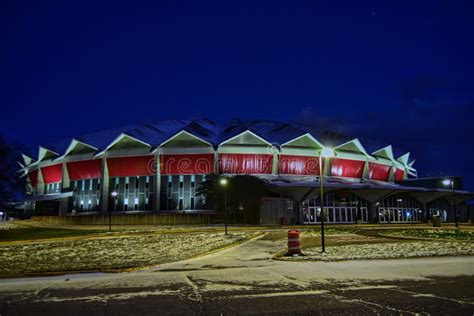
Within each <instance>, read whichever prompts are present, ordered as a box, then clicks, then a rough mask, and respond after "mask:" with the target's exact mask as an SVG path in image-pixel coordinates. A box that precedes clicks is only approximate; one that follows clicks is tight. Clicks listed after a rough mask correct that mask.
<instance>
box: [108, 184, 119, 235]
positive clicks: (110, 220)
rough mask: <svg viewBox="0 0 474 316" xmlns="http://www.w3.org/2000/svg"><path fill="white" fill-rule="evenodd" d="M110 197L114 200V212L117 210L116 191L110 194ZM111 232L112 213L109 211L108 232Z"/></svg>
mask: <svg viewBox="0 0 474 316" xmlns="http://www.w3.org/2000/svg"><path fill="white" fill-rule="evenodd" d="M111 195H112V197H113V198H114V211H116V210H117V199H118V193H117V191H113V192H112V193H111ZM111 231H112V211H111V210H110V209H109V232H111Z"/></svg>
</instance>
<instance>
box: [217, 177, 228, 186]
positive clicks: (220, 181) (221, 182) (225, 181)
mask: <svg viewBox="0 0 474 316" xmlns="http://www.w3.org/2000/svg"><path fill="white" fill-rule="evenodd" d="M227 182H228V181H227V179H226V178H222V179H220V180H219V183H220V184H221V185H222V186H226V185H227Z"/></svg>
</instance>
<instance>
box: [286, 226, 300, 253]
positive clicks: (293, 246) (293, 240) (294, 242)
mask: <svg viewBox="0 0 474 316" xmlns="http://www.w3.org/2000/svg"><path fill="white" fill-rule="evenodd" d="M288 254H289V255H301V243H300V231H299V230H298V229H291V230H289V231H288Z"/></svg>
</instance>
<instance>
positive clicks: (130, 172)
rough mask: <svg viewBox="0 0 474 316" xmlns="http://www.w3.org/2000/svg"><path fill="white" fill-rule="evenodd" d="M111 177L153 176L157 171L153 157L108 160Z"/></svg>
mask: <svg viewBox="0 0 474 316" xmlns="http://www.w3.org/2000/svg"><path fill="white" fill-rule="evenodd" d="M107 168H108V170H109V177H131V176H152V175H153V174H154V172H155V170H156V160H155V157H153V156H134V157H117V158H107Z"/></svg>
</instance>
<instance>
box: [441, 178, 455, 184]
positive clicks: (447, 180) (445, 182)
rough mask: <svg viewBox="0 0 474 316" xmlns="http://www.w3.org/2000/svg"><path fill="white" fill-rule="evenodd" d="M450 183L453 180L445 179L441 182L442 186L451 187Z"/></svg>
mask: <svg viewBox="0 0 474 316" xmlns="http://www.w3.org/2000/svg"><path fill="white" fill-rule="evenodd" d="M452 182H453V180H451V179H445V180H443V184H444V185H451V183H452Z"/></svg>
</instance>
